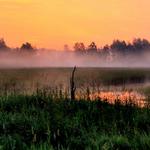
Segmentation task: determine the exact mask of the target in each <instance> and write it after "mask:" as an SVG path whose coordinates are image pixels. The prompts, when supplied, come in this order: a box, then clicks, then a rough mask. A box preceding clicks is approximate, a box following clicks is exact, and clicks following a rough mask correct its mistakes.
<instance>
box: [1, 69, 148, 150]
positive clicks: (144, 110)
mask: <svg viewBox="0 0 150 150" xmlns="http://www.w3.org/2000/svg"><path fill="white" fill-rule="evenodd" d="M71 72H72V68H32V69H1V70H0V118H1V119H0V149H4V150H18V149H19V150H24V149H25V150H26V149H29V150H51V149H52V150H53V149H58V150H65V149H68V150H80V149H81V150H82V149H83V150H84V149H85V150H90V149H93V150H99V149H102V150H112V149H114V150H116V149H119V150H128V149H133V150H148V149H150V118H149V116H150V108H149V95H150V69H146V68H144V69H142V68H136V69H133V68H130V69H128V68H123V69H122V68H77V71H76V72H75V85H76V88H77V90H76V100H71V98H70V76H71ZM110 93H111V94H110ZM124 93H125V94H124ZM123 94H124V95H123ZM102 95H103V96H102ZM122 95H123V96H122ZM140 101H141V103H139V102H140Z"/></svg>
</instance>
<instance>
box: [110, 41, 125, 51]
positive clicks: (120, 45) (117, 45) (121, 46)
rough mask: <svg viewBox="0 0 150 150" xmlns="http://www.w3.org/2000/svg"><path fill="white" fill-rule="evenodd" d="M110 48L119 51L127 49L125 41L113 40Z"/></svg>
mask: <svg viewBox="0 0 150 150" xmlns="http://www.w3.org/2000/svg"><path fill="white" fill-rule="evenodd" d="M110 47H111V49H116V50H120V51H121V50H125V49H127V44H126V42H125V41H120V40H114V41H113V43H112V45H111V46H110Z"/></svg>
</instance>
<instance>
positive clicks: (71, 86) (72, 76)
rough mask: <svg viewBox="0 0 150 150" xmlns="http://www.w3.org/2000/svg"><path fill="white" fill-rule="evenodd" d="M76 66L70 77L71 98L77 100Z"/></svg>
mask: <svg viewBox="0 0 150 150" xmlns="http://www.w3.org/2000/svg"><path fill="white" fill-rule="evenodd" d="M75 71H76V66H75V67H74V68H73V71H72V75H71V77H70V94H71V100H75V92H76V86H75V81H74V76H75Z"/></svg>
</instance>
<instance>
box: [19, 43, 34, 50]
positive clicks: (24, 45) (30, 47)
mask: <svg viewBox="0 0 150 150" xmlns="http://www.w3.org/2000/svg"><path fill="white" fill-rule="evenodd" d="M21 49H22V50H23V49H24V50H33V49H34V48H33V47H32V45H31V44H30V43H28V42H26V43H23V44H22V46H21Z"/></svg>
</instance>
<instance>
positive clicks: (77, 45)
mask: <svg viewBox="0 0 150 150" xmlns="http://www.w3.org/2000/svg"><path fill="white" fill-rule="evenodd" d="M74 50H75V52H80V53H83V52H85V45H84V43H78V42H77V43H75V45H74Z"/></svg>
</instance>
